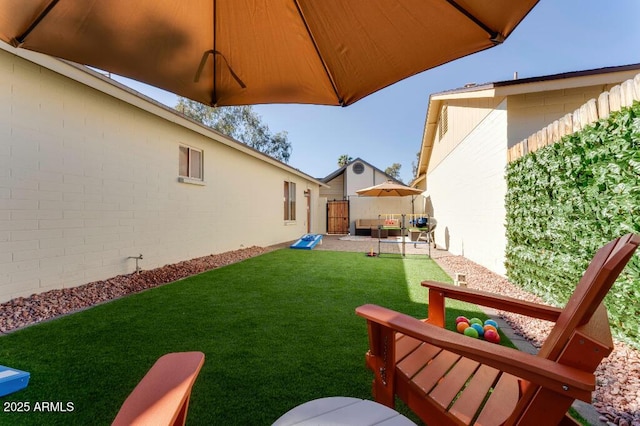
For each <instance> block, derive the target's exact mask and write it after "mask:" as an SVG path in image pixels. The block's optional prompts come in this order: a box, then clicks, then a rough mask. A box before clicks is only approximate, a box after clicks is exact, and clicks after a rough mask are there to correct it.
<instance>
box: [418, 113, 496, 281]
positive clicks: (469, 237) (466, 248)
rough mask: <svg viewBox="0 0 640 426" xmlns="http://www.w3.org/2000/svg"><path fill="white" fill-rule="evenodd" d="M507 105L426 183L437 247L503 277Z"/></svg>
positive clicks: (470, 135)
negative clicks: (432, 210) (434, 222)
mask: <svg viewBox="0 0 640 426" xmlns="http://www.w3.org/2000/svg"><path fill="white" fill-rule="evenodd" d="M506 147H507V111H506V101H505V102H503V103H502V104H500V105H499V106H498V107H496V109H495V110H494V111H492V112H491V113H490V114H489V115H488V116H487V117H486V118H484V120H482V121H481V122H480V124H479V125H478V126H477V127H476V128H475V129H474V130H473V131H472V132H471V133H470V134H469V135H468V136H467V137H466V138H465V139H464V140H463V141H462V142H461V143H460V144H459V145H458V146H457V148H456V149H455V150H454V151H452V152H451V153H449V155H448V157H447V158H446V160H445V161H443V162H441V163H440V164H439V165H438V166H437V167H436V168H435V169H434V170H433V171H432V172H430V174H429V175H428V178H427V192H426V193H427V195H429V196H430V197H431V203H432V205H433V209H434V212H433V214H434V217H435V218H436V219H437V220H438V226H437V228H436V243H437V244H438V245H439V246H448V249H449V251H450V252H451V253H453V254H457V255H462V256H465V257H466V258H468V259H470V260H472V261H474V262H476V263H479V264H481V265H483V266H485V267H487V268H489V269H490V270H492V271H494V272H496V273H498V274H502V275H504V274H505V268H504V252H505V248H506V236H505V227H504V221H505V214H506V212H505V208H504V197H505V194H506V182H505V179H504V172H505V166H506V155H505V149H506Z"/></svg>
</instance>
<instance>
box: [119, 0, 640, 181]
mask: <svg viewBox="0 0 640 426" xmlns="http://www.w3.org/2000/svg"><path fill="white" fill-rule="evenodd" d="M639 19H640V0H610V1H602V0H541V1H540V3H539V4H538V5H537V6H536V7H535V8H534V9H533V11H532V12H531V13H530V14H529V15H528V16H527V17H526V18H525V19H524V21H522V23H521V24H520V25H519V26H518V27H517V28H516V30H515V31H514V32H513V33H512V34H511V36H510V37H509V38H508V39H507V40H506V41H505V43H504V44H503V45H501V46H498V47H495V48H493V49H489V50H487V51H484V52H480V53H477V54H474V55H470V56H468V57H465V58H462V59H459V60H457V61H453V62H450V63H448V64H445V65H443V66H441V67H438V68H435V69H432V70H429V71H426V72H424V73H421V74H419V75H416V76H413V77H410V78H408V79H406V80H403V81H401V82H399V83H396V84H394V85H392V86H390V87H387V88H385V89H383V90H381V91H379V92H377V93H374V94H372V95H370V96H368V97H366V98H364V99H362V100H360V101H358V102H356V103H355V104H353V105H350V106H348V107H346V108H342V107H331V106H315V105H290V104H288V105H259V106H255V107H254V108H255V110H256V111H257V112H258V113H259V114H260V115H261V116H262V118H263V121H264V122H265V123H267V124H268V125H269V128H270V129H271V131H272V132H274V133H276V132H279V131H282V130H286V131H287V132H289V140H290V141H291V143H292V145H293V151H292V155H291V159H290V161H289V164H290V165H291V166H293V167H295V168H297V169H300V170H301V171H303V172H305V173H307V174H309V175H311V176H314V177H318V178H320V177H324V176H326V175H328V174H330V173H331V172H333V171H334V170H336V169H337V160H338V157H340V155H342V154H348V155H350V156H351V157H353V158H356V157H361V158H362V159H363V160H365V161H367V162H369V163H370V164H373V165H374V166H376V167H378V168H380V169H382V170H384V169H385V168H386V167H388V166H390V165H391V164H393V163H400V164H402V168H401V170H400V177H401V179H402V180H403V181H404V182H407V183H408V182H409V181H411V179H412V174H411V163H412V162H413V161H415V157H416V153H417V152H418V151H419V149H420V144H421V141H422V133H423V128H424V120H425V117H426V114H427V106H428V103H429V95H430V94H431V93H437V92H442V91H445V90H450V89H455V88H459V87H462V86H464V85H465V84H466V83H489V82H496V81H503V80H510V79H512V78H513V74H514V72H518V76H519V77H520V78H527V77H536V76H542V75H548V74H556V73H562V72H569V71H580V70H587V69H593V68H601V67H608V66H617V65H628V64H633V63H640V24H639V23H638V22H639ZM121 81H122V80H121ZM123 82H124V83H125V84H128V85H130V86H131V87H132V88H134V89H136V90H138V91H140V92H142V93H145V94H146V95H148V96H150V97H152V98H154V99H156V100H158V101H160V102H162V103H164V104H166V105H169V106H172V107H173V106H175V104H176V101H177V97H176V96H174V95H172V94H170V93H167V92H163V91H161V90H158V89H155V88H151V87H148V86H144V85H141V84H139V83H136V82H132V81H130V80H124V81H123Z"/></svg>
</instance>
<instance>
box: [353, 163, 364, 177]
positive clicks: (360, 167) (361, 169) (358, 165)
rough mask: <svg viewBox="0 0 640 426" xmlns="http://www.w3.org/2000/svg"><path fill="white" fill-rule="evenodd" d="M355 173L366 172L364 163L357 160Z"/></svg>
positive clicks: (354, 167) (354, 168) (354, 166)
mask: <svg viewBox="0 0 640 426" xmlns="http://www.w3.org/2000/svg"><path fill="white" fill-rule="evenodd" d="M352 170H353V173H355V174H357V175H361V174H362V172H364V164H362V163H360V162H357V163H355V164H354V165H353V169H352Z"/></svg>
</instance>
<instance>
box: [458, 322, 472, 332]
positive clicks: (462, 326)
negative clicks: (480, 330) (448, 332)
mask: <svg viewBox="0 0 640 426" xmlns="http://www.w3.org/2000/svg"><path fill="white" fill-rule="evenodd" d="M465 328H469V323H466V322H459V323H458V324H457V325H456V330H458V333H464V330H465Z"/></svg>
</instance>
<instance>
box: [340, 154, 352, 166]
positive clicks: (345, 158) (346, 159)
mask: <svg viewBox="0 0 640 426" xmlns="http://www.w3.org/2000/svg"><path fill="white" fill-rule="evenodd" d="M352 161H353V158H351V157H349V155H348V154H343V155H341V156H340V157H338V167H344V166H346V165H347V164H349V163H350V162H352Z"/></svg>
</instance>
